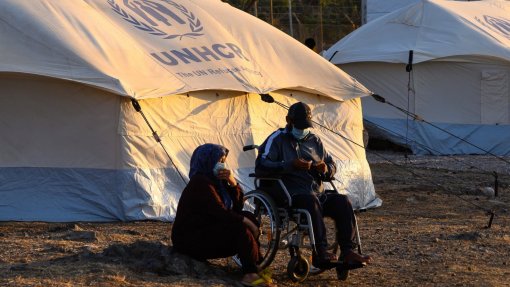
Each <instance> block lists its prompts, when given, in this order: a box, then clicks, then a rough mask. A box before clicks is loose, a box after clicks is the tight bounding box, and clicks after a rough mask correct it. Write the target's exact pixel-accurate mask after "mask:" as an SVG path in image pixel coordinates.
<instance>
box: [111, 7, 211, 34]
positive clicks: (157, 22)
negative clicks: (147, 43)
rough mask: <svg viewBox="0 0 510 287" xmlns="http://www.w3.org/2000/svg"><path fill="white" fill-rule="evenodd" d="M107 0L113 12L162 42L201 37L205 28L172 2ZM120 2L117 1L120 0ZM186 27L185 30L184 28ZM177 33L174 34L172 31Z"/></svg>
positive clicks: (190, 14) (189, 12)
mask: <svg viewBox="0 0 510 287" xmlns="http://www.w3.org/2000/svg"><path fill="white" fill-rule="evenodd" d="M121 1H122V4H117V2H116V1H115V0H108V4H110V6H111V7H112V10H113V11H115V13H117V14H119V15H120V16H121V17H122V18H123V19H124V20H126V21H127V22H129V23H131V24H132V25H133V26H134V27H136V28H137V29H139V30H142V31H144V32H147V33H149V34H152V35H155V36H160V37H162V38H163V39H175V38H179V40H181V39H182V38H183V37H190V38H195V37H198V36H202V35H204V34H203V33H202V31H203V30H204V27H203V26H202V23H201V22H200V19H198V18H197V17H196V16H195V15H194V14H193V12H191V11H189V10H188V9H187V8H186V7H184V6H183V5H181V4H178V3H176V2H174V1H171V0H160V1H155V0H121ZM119 2H120V0H119ZM183 27H185V28H183ZM176 30H177V31H180V32H181V33H175V32H172V31H176Z"/></svg>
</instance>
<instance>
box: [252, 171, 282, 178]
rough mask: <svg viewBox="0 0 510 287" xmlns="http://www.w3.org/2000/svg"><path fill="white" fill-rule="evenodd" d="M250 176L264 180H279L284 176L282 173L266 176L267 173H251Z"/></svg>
mask: <svg viewBox="0 0 510 287" xmlns="http://www.w3.org/2000/svg"><path fill="white" fill-rule="evenodd" d="M248 176H249V177H255V178H257V179H262V180H278V179H281V178H282V177H281V176H280V175H271V176H266V175H263V174H258V173H250V174H249V175H248Z"/></svg>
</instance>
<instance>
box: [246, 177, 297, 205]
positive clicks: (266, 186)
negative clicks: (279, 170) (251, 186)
mask: <svg viewBox="0 0 510 287" xmlns="http://www.w3.org/2000/svg"><path fill="white" fill-rule="evenodd" d="M255 187H256V188H257V189H260V190H263V191H265V192H267V193H268V194H269V195H270V196H271V198H272V199H273V200H274V201H275V203H276V205H277V206H278V207H285V208H288V207H290V206H292V197H291V196H290V193H289V191H288V190H287V188H286V187H285V185H284V184H283V181H282V180H281V179H279V178H270V177H256V178H255Z"/></svg>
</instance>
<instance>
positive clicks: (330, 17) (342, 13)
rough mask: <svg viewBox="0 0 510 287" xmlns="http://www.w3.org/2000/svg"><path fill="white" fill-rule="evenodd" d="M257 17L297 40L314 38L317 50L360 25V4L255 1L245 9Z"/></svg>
mask: <svg viewBox="0 0 510 287" xmlns="http://www.w3.org/2000/svg"><path fill="white" fill-rule="evenodd" d="M248 12H249V13H251V14H252V15H254V16H256V17H258V18H259V19H261V20H263V21H265V22H267V23H269V24H272V25H273V26H275V27H276V28H278V29H280V30H282V31H283V32H285V33H287V34H289V35H291V36H292V37H294V38H295V39H297V40H298V41H300V42H304V40H305V39H307V38H313V39H314V40H315V42H316V43H317V46H316V50H317V51H318V52H320V51H322V50H325V49H327V48H329V47H330V46H331V45H333V44H334V43H336V42H337V41H339V40H340V39H341V38H343V37H344V36H346V35H347V34H349V33H350V32H352V31H354V30H355V29H356V28H358V27H359V26H360V25H361V9H360V7H359V5H335V4H330V5H303V4H302V3H300V2H296V3H294V2H292V6H291V7H289V6H288V5H286V6H283V5H277V6H273V7H272V9H271V7H270V5H269V4H266V3H263V4H262V3H258V4H257V5H255V6H254V7H253V10H251V11H248Z"/></svg>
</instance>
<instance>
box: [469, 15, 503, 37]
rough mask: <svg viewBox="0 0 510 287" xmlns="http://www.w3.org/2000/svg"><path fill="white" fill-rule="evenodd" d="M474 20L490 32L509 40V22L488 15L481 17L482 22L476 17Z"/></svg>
mask: <svg viewBox="0 0 510 287" xmlns="http://www.w3.org/2000/svg"><path fill="white" fill-rule="evenodd" d="M475 19H476V21H478V22H479V23H480V24H482V25H484V26H485V27H487V28H489V29H490V30H492V31H494V32H496V33H499V34H501V35H503V36H504V37H505V38H507V39H510V20H508V19H503V18H496V17H492V16H489V15H483V20H482V19H480V18H478V17H475Z"/></svg>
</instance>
